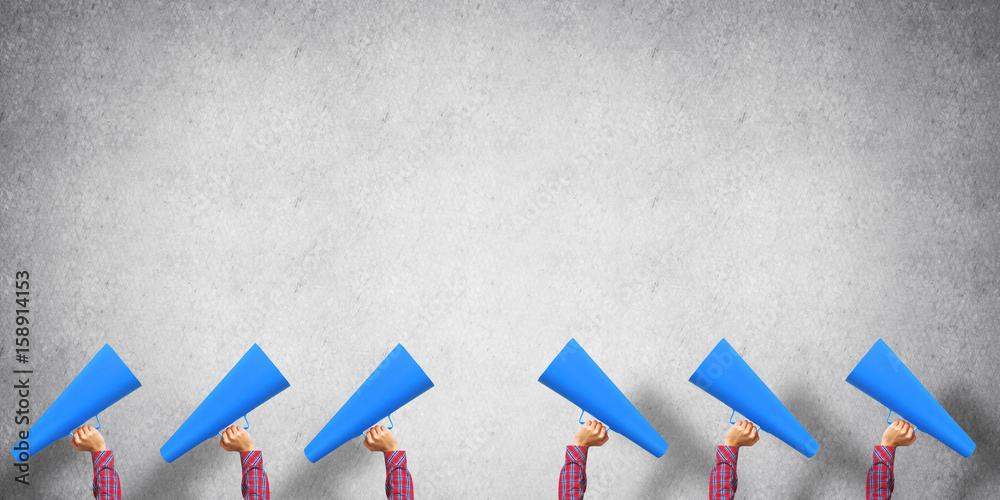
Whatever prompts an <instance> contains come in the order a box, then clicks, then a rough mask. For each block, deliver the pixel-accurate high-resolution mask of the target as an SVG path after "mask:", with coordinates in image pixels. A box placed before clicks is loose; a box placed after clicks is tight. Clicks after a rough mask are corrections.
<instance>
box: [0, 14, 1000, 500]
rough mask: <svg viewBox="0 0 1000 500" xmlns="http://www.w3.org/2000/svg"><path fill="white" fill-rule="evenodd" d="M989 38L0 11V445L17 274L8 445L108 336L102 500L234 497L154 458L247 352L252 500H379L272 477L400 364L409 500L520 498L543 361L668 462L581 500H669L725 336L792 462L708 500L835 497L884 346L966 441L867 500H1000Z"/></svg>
mask: <svg viewBox="0 0 1000 500" xmlns="http://www.w3.org/2000/svg"><path fill="white" fill-rule="evenodd" d="M749 3H755V4H756V5H753V6H750V5H748V4H749ZM807 3H808V4H813V5H810V6H804V5H801V4H807ZM876 3H877V4H879V5H877V6H876V5H871V4H876ZM998 22H1000V8H998V6H997V4H996V3H995V2H992V1H983V2H929V1H915V2H909V1H908V2H900V1H893V2H853V1H847V2H841V1H821V2H780V1H774V2H725V3H718V4H716V5H714V6H704V5H700V3H699V2H690V3H682V2H654V3H649V4H647V3H643V4H639V3H637V4H635V5H628V4H623V3H618V2H616V3H611V2H586V3H572V2H558V3H552V2H544V3H537V2H530V3H528V2H524V3H517V4H515V3H512V2H499V1H493V2H490V1H487V2H483V3H476V2H464V3H462V2H444V3H443V4H439V5H429V4H428V3H427V2H396V1H391V2H382V3H365V5H357V4H356V3H354V2H343V3H342V4H340V5H330V4H327V3H325V2H308V3H307V4H305V5H298V6H295V7H292V6H288V5H285V4H283V3H281V2H277V3H275V2H264V3H260V2H254V4H253V5H249V4H246V5H245V4H244V3H243V2H212V3H205V4H203V3H201V2H191V3H180V2H176V3H175V2H151V3H150V4H149V5H148V6H146V7H136V6H133V5H130V3H129V2H122V3H116V2H107V1H88V2H60V3H59V4H56V3H52V2H30V3H29V2H12V1H6V0H5V1H2V2H0V44H2V45H0V165H2V169H3V170H2V172H3V175H2V178H0V188H2V204H0V206H2V218H0V249H2V259H0V276H2V277H3V279H2V283H3V287H4V290H3V291H2V294H0V295H2V296H3V297H4V298H5V299H4V305H3V306H2V307H0V325H4V326H3V327H2V328H3V331H4V332H8V333H4V336H3V339H4V340H3V342H2V345H0V354H2V359H3V361H2V363H3V365H2V366H3V370H2V373H3V375H2V383H3V387H5V388H4V389H2V390H0V397H2V401H3V407H4V416H3V417H2V419H0V435H3V436H5V443H9V444H13V441H12V436H13V433H14V431H15V427H14V426H13V423H12V416H11V413H10V412H9V411H8V409H9V408H10V407H11V405H12V404H13V401H14V400H13V391H12V390H11V389H10V385H11V383H12V379H11V375H10V369H9V368H10V365H11V363H12V361H11V360H12V356H13V354H12V352H11V346H12V344H13V341H12V335H11V334H10V325H12V323H13V306H12V305H11V301H12V296H13V289H12V281H13V273H14V271H16V270H21V269H26V270H29V271H30V272H31V276H32V279H31V285H32V290H33V295H32V302H31V305H32V313H31V314H32V318H34V321H35V322H34V323H33V327H34V336H33V337H32V339H33V342H34V343H33V346H32V348H33V351H32V353H33V356H34V357H33V362H32V365H31V366H32V367H33V368H35V369H36V370H37V371H38V373H37V375H36V376H35V377H34V379H33V385H34V390H33V392H32V405H33V408H34V409H35V410H36V412H37V413H36V414H35V415H36V416H37V415H38V414H40V412H41V411H42V410H43V409H45V408H46V407H47V406H48V405H49V404H50V403H51V401H52V400H53V399H54V398H55V397H56V396H57V395H58V393H59V392H60V391H61V390H62V389H63V387H65V385H66V383H68V381H69V380H70V379H71V378H72V377H73V376H74V375H75V374H76V373H77V372H78V371H79V369H80V368H81V367H82V366H83V364H84V363H85V362H86V360H87V359H89V357H90V356H92V355H93V354H94V353H95V352H96V351H97V350H98V349H99V348H100V347H101V345H103V344H104V343H105V342H110V343H111V344H112V346H113V347H114V348H115V349H116V350H117V351H118V352H119V353H120V354H121V355H122V357H123V358H124V359H125V360H126V362H127V363H128V364H129V365H130V366H131V367H132V369H133V370H134V372H135V373H136V375H137V376H138V377H139V379H140V380H141V381H142V383H143V387H142V388H141V389H139V390H138V391H137V392H135V393H134V394H132V395H131V396H129V397H127V398H126V399H124V400H122V401H121V402H120V403H118V404H116V405H115V406H114V407H113V408H111V409H109V410H108V411H106V412H105V413H104V414H103V419H102V423H103V424H104V425H106V426H107V427H106V428H105V430H104V434H105V436H106V438H107V440H108V442H109V444H110V446H111V447H112V448H113V449H114V451H115V453H116V457H117V460H118V468H119V471H120V474H121V477H122V481H123V486H124V490H125V493H126V496H127V497H130V498H238V497H239V459H238V457H237V456H235V454H227V453H225V452H223V451H222V450H221V449H220V448H219V447H218V446H217V445H216V444H213V443H206V444H203V445H202V446H200V447H198V448H197V449H196V450H194V451H192V452H191V453H189V454H187V455H185V456H184V457H182V458H181V459H179V460H178V461H176V462H175V463H173V464H166V463H165V462H164V461H163V460H162V459H161V458H160V456H159V453H158V449H159V447H160V446H161V445H162V444H163V443H164V442H165V441H166V439H167V438H168V436H169V435H170V434H171V433H172V432H173V431H174V430H175V429H176V428H177V427H178V426H179V425H180V423H181V422H182V421H183V420H184V419H185V418H186V417H187V415H188V414H190V412H191V411H192V410H193V409H194V407H195V406H197V404H198V403H199V402H200V401H201V400H202V399H203V398H204V396H205V395H206V394H207V393H208V392H209V391H210V390H211V388H212V387H214V385H215V384H216V383H217V382H218V381H219V380H220V379H221V378H222V376H223V374H224V373H225V372H226V371H227V370H228V369H229V368H230V367H231V366H232V365H233V364H234V363H235V361H236V360H237V359H238V358H239V356H240V355H242V354H243V352H245V351H246V350H247V349H248V348H249V347H250V345H251V344H252V343H254V342H257V343H259V344H260V345H261V346H262V347H263V349H264V350H265V351H266V352H267V353H268V354H269V355H270V357H271V358H272V359H273V360H274V361H275V363H276V364H277V365H278V367H279V368H280V369H281V370H282V371H283V372H284V374H285V375H286V377H287V378H288V379H289V381H290V382H291V384H292V387H291V388H290V389H289V390H287V391H285V392H284V393H282V394H280V395H278V396H277V397H276V398H275V399H273V400H272V401H270V402H268V403H267V404H266V405H264V406H263V407H261V408H259V409H258V410H257V411H255V412H253V413H252V414H251V415H250V418H251V424H252V428H251V431H252V433H253V436H254V438H255V440H256V442H257V445H258V447H260V448H261V449H263V450H264V462H265V466H266V470H267V472H268V474H269V476H270V480H271V486H272V490H273V492H274V496H275V498H347V499H354V498H372V499H375V498H381V497H382V487H383V485H382V482H383V475H384V469H383V467H382V463H381V458H380V456H378V455H375V454H372V453H369V452H368V451H367V450H364V449H363V447H362V446H361V444H360V440H356V441H355V442H352V443H350V444H348V445H347V446H345V447H343V448H341V449H339V450H338V451H336V452H334V453H333V454H331V455H330V456H329V457H327V458H326V459H325V460H323V461H321V462H320V463H318V464H310V463H308V462H307V461H306V459H305V457H304V456H303V453H302V449H303V447H304V446H305V445H306V443H307V442H308V441H309V440H310V439H311V438H312V436H313V435H314V434H315V433H316V432H317V431H318V430H319V429H320V428H321V427H322V425H323V424H324V423H325V422H326V421H327V420H328V419H329V418H330V417H331V416H332V414H333V413H334V412H335V410H336V409H337V408H338V407H339V405H340V404H342V403H343V401H345V400H346V399H347V397H348V396H349V395H350V394H351V392H352V391H353V390H354V389H355V388H356V387H357V386H358V385H359V384H360V383H361V381H362V380H363V379H364V378H365V377H366V376H367V375H368V374H369V373H370V372H371V371H372V369H373V368H374V367H375V366H376V365H377V363H378V362H379V361H380V360H381V359H382V357H383V356H384V355H385V354H387V353H388V351H389V350H390V349H391V348H392V347H393V346H394V345H395V344H396V343H397V342H403V343H404V345H405V346H406V347H407V348H408V349H409V351H410V352H411V353H412V354H413V356H414V357H415V358H416V359H417V360H418V361H419V362H420V363H421V364H422V366H423V367H424V369H425V370H426V371H427V373H428V374H429V375H430V377H431V378H432V379H433V380H434V382H435V383H436V384H437V386H436V387H435V388H434V389H432V390H431V391H429V392H428V393H426V394H425V395H424V396H421V397H420V398H419V399H417V400H415V401H414V402H413V403H411V404H410V405H409V406H407V407H405V408H404V409H403V410H401V411H399V412H397V413H396V414H395V415H394V421H395V422H396V424H397V426H398V427H397V435H398V436H399V438H400V440H401V442H402V444H403V447H404V448H405V449H406V450H407V451H408V454H409V460H410V467H411V471H412V473H413V475H414V478H415V482H416V494H417V496H418V497H419V498H448V499H451V498H542V499H544V498H554V497H555V493H556V483H557V477H558V473H559V468H560V466H561V463H562V459H563V446H564V445H566V444H568V443H569V441H570V439H571V436H572V434H573V433H574V431H575V429H576V427H577V425H576V424H575V418H576V417H577V413H576V412H577V410H575V408H574V407H572V405H571V404H570V403H568V402H566V401H564V400H562V399H561V398H560V397H558V396H557V395H556V394H555V393H553V392H551V391H549V390H548V389H546V388H545V387H543V386H542V385H541V384H539V383H537V382H536V379H537V377H538V375H539V374H540V373H541V371H542V370H543V369H544V368H545V366H546V365H547V363H548V362H549V361H550V360H551V359H552V358H553V357H554V356H555V354H556V353H557V352H558V350H559V349H560V348H561V347H562V345H563V344H564V343H565V342H566V341H567V340H568V339H569V338H571V337H575V338H577V339H578V340H579V341H580V343H581V344H582V345H583V346H584V347H585V348H586V349H587V350H588V351H589V352H590V353H591V355H592V356H593V357H594V358H595V359H596V360H597V362H598V363H599V364H600V365H601V366H602V367H603V368H604V370H605V371H606V372H607V373H608V374H609V375H610V376H611V377H612V379H613V380H615V381H616V382H617V384H618V385H619V387H620V388H621V389H622V390H623V391H624V392H625V393H626V395H628V396H629V397H630V398H631V399H632V400H633V401H634V402H635V404H636V406H638V407H639V409H640V410H641V411H642V412H643V414H644V415H646V416H647V418H648V419H649V420H650V421H651V422H652V423H653V425H654V426H655V427H656V428H658V429H659V430H660V431H661V433H662V434H663V435H664V436H665V438H666V439H667V441H668V442H669V443H670V450H669V451H668V452H667V454H666V455H665V457H664V458H662V459H659V460H657V459H654V458H652V457H651V456H650V455H649V454H647V453H646V452H644V451H642V450H641V449H639V448H638V447H637V446H635V445H633V444H632V443H630V442H628V441H626V440H624V439H623V438H621V437H617V436H616V437H613V438H612V440H611V442H609V443H608V444H607V445H606V446H605V447H604V448H602V449H597V450H595V451H593V453H592V454H591V458H590V465H589V472H590V490H589V492H588V496H587V498H588V499H590V500H594V499H599V498H623V499H631V498H702V497H704V496H705V492H706V490H707V484H708V473H709V470H710V469H711V467H712V463H713V457H714V450H713V446H714V445H716V444H718V443H720V442H721V439H722V435H723V433H724V432H725V430H726V428H727V427H728V423H727V418H728V416H729V413H728V410H727V409H726V408H725V407H724V406H723V405H722V404H721V403H719V402H717V401H716V400H714V399H712V398H711V397H710V396H708V395H707V394H705V393H703V392H702V391H701V390H699V389H698V388H696V387H695V386H694V385H692V384H690V383H688V382H687V377H688V376H689V375H690V374H691V372H692V371H693V370H694V368H695V367H696V366H697V365H698V363H699V362H700V361H701V359H702V358H703V357H704V356H705V355H706V354H707V353H708V352H709V350H710V349H711V347H712V346H713V345H714V344H715V343H716V342H717V341H718V339H719V338H720V337H723V336H724V337H726V338H727V339H728V340H729V341H730V342H731V343H732V344H733V345H734V347H735V348H736V349H737V350H738V351H739V352H740V353H741V354H742V355H743V356H744V358H745V359H746V360H747V362H748V363H749V364H750V365H751V366H752V367H754V368H755V369H756V371H757V373H758V374H759V375H760V376H761V377H762V378H763V379H764V380H765V381H766V382H767V383H768V384H769V385H770V387H771V389H772V390H773V391H774V392H775V393H776V394H777V395H778V396H779V397H780V398H781V399H782V400H783V401H784V402H785V403H786V405H787V406H788V407H789V409H790V410H791V411H792V412H793V413H794V414H795V415H797V416H798V417H799V419H800V420H801V421H803V423H804V425H805V426H806V428H807V429H809V430H810V431H811V432H812V434H813V435H814V436H815V437H816V438H817V440H818V441H819V443H820V449H819V453H818V455H817V456H816V457H814V458H813V459H805V458H804V457H802V456H801V455H799V454H798V453H797V452H795V451H794V450H792V449H791V448H789V447H788V446H786V445H784V444H783V443H780V442H778V441H777V440H776V439H773V438H771V437H770V436H768V435H766V434H765V435H764V437H763V439H762V440H761V442H760V443H759V444H758V445H757V446H755V447H754V448H751V449H748V450H745V451H744V452H743V453H741V459H740V465H739V470H740V491H739V497H740V498H743V499H750V498H767V499H772V498H861V497H862V496H863V492H864V480H865V472H866V470H867V468H868V466H869V464H870V460H871V447H872V445H874V444H876V442H877V440H878V437H879V435H880V433H881V432H882V430H883V429H884V427H885V425H884V418H885V410H884V409H883V408H882V407H881V406H880V405H879V404H878V403H876V402H875V401H873V400H871V399H869V398H868V397H867V396H865V395H864V394H862V393H860V392H859V391H857V390H856V389H854V388H853V387H851V386H849V385H848V384H847V383H845V382H844V378H845V376H846V375H847V374H848V372H849V371H850V369H851V368H852V367H853V365H854V364H855V363H856V362H857V361H858V360H859V359H860V358H861V356H862V355H863V354H864V352H865V351H866V350H867V349H868V348H869V347H870V346H871V344H872V343H873V342H874V341H875V340H876V339H877V338H879V337H883V338H884V339H885V340H886V341H887V342H888V343H889V345H890V346H892V347H893V348H894V349H895V350H896V352H897V353H898V354H899V356H900V357H901V358H902V359H903V360H904V361H905V362H906V363H907V365H908V366H909V367H910V368H911V369H912V370H913V371H914V372H915V373H916V374H917V375H918V376H919V377H920V378H922V380H923V381H924V383H925V384H926V386H927V387H928V389H929V390H930V391H931V392H932V393H933V394H934V395H935V396H936V397H937V398H938V399H939V400H940V401H941V403H942V404H943V405H944V406H945V408H946V409H948V410H949V411H950V412H951V413H952V415H953V416H954V417H955V419H956V420H957V421H958V422H959V423H960V424H961V425H962V426H963V427H964V428H965V429H966V430H967V432H968V433H969V435H970V436H971V437H972V438H973V440H975V441H976V442H977V443H978V445H979V447H978V449H977V451H976V453H975V454H974V455H973V456H972V457H971V458H968V459H963V458H961V457H960V456H959V455H957V454H956V453H954V452H952V451H951V450H949V449H947V448H946V447H944V446H943V445H942V444H940V443H939V442H937V441H936V440H934V439H932V438H927V437H921V438H919V439H918V440H917V443H916V445H915V446H913V447H912V448H910V449H904V450H902V451H901V452H900V453H899V455H898V458H897V462H896V465H897V482H896V485H897V487H896V492H897V496H898V497H899V498H935V499H936V498H995V497H996V496H997V495H1000V472H998V470H1000V456H998V451H997V447H998V446H1000V434H998V432H997V430H996V428H997V426H996V418H997V414H998V413H997V409H998V407H1000V391H998V386H1000V379H998V375H997V372H996V369H995V367H996V363H997V362H998V360H1000V349H998V347H997V344H996V340H995V339H996V338H997V333H998V326H1000V173H998V170H997V159H998V157H1000V140H998V132H1000V130H998V125H1000V113H998V111H1000V109H998V107H1000V99H998V87H1000V84H998V81H1000V55H998V54H1000V34H998V31H997V28H996V26H997V23H998ZM6 445H7V444H5V446H6ZM5 462H6V461H5ZM31 464H32V479H33V484H32V486H31V487H30V488H27V489H26V488H22V487H19V486H15V485H14V483H13V480H12V478H11V476H12V473H11V472H12V468H10V467H5V469H6V470H7V472H5V473H4V478H3V484H2V486H0V496H4V497H5V498H7V497H11V495H12V494H16V497H17V498H86V497H88V495H89V489H90V471H91V465H90V461H89V460H88V459H87V457H86V456H84V455H82V454H80V453H76V452H75V451H73V450H72V449H71V448H70V447H69V445H68V444H67V443H66V442H59V443H56V444H55V445H53V447H51V448H49V449H46V450H45V451H44V452H42V453H41V454H39V455H38V456H37V457H36V458H34V459H32V461H31ZM25 492H30V493H27V494H24V493H25Z"/></svg>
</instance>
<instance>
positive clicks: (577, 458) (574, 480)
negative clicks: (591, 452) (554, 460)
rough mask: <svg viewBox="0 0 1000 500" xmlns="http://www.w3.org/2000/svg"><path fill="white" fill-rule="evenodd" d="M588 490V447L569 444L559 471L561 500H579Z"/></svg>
mask: <svg viewBox="0 0 1000 500" xmlns="http://www.w3.org/2000/svg"><path fill="white" fill-rule="evenodd" d="M586 492H587V448H586V447H583V446H567V447H566V462H565V463H564V464H563V468H562V471H561V472H560V473H559V500H579V499H582V498H583V495H584V493H586Z"/></svg>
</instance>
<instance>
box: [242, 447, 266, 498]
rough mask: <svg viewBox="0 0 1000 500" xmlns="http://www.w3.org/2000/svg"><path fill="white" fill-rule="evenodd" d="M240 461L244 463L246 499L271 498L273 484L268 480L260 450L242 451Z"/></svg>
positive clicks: (243, 488)
mask: <svg viewBox="0 0 1000 500" xmlns="http://www.w3.org/2000/svg"><path fill="white" fill-rule="evenodd" d="M240 463H241V464H242V465H243V485H242V490H243V498H244V500H270V499H271V485H270V484H268V482H267V473H265V472H264V457H263V456H262V455H261V453H260V450H254V451H241V452H240Z"/></svg>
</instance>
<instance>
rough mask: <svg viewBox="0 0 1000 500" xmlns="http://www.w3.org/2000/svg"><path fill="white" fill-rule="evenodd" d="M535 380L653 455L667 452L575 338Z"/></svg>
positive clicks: (635, 410)
mask: <svg viewBox="0 0 1000 500" xmlns="http://www.w3.org/2000/svg"><path fill="white" fill-rule="evenodd" d="M538 381H539V382H541V383H542V384H544V385H545V386H546V387H548V388H549V389H552V390H553V391H555V392H556V394H559V395H560V396H562V397H564V398H566V399H568V400H569V401H570V402H571V403H573V404H575V405H576V406H579V407H580V409H581V410H582V411H584V412H586V413H589V414H591V415H593V416H594V417H595V418H597V420H600V421H601V422H603V423H604V424H605V425H607V426H608V428H610V429H611V430H613V431H615V432H617V433H619V434H621V435H622V436H625V437H627V438H628V439H629V440H630V441H632V442H633V443H635V444H637V445H639V446H641V447H642V449H644V450H646V451H648V452H650V453H652V454H653V456H655V457H657V458H659V457H662V456H663V454H664V453H666V451H667V442H666V441H665V440H664V439H663V437H661V436H660V435H659V434H658V433H657V432H656V429H654V428H653V426H652V425H651V424H650V423H649V421H648V420H646V419H645V418H643V416H642V414H641V413H639V410H638V409H636V407H635V405H633V404H632V402H631V401H629V400H628V398H626V397H625V395H624V394H622V391H621V390H619V389H618V386H616V385H615V383H614V382H612V381H611V379H610V378H608V376H607V375H605V374H604V371H603V370H601V367H599V366H597V363H595V362H594V360H593V359H591V357H590V356H589V355H588V354H587V352H586V351H584V350H583V347H580V344H578V343H577V342H576V340H575V339H570V341H569V342H568V343H567V344H566V346H565V347H563V349H562V351H560V352H559V355H558V356H556V359H554V360H552V363H550V364H549V367H548V368H546V369H545V371H544V372H542V376H541V377H538ZM582 416H583V415H582V414H581V417H582Z"/></svg>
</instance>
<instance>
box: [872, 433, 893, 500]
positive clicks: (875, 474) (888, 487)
mask: <svg viewBox="0 0 1000 500" xmlns="http://www.w3.org/2000/svg"><path fill="white" fill-rule="evenodd" d="M895 458H896V449H895V448H893V447H892V446H876V447H875V450H874V451H873V452H872V466H871V468H870V469H868V481H867V491H866V498H867V499H868V500H889V499H890V498H892V490H893V489H894V488H895V486H896V480H895V477H893V471H892V466H893V462H894V461H895Z"/></svg>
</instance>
